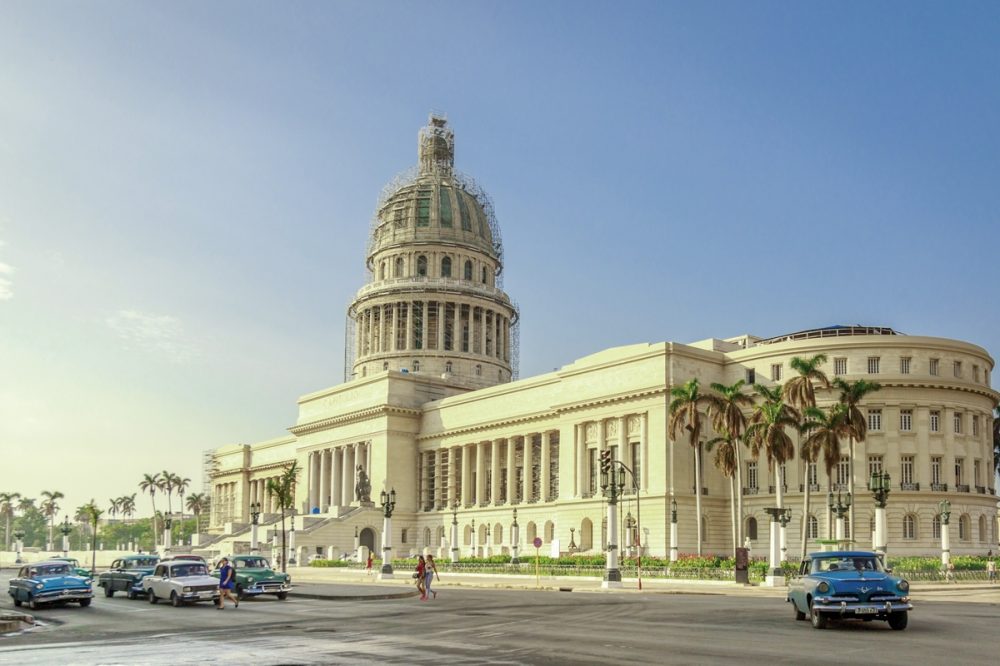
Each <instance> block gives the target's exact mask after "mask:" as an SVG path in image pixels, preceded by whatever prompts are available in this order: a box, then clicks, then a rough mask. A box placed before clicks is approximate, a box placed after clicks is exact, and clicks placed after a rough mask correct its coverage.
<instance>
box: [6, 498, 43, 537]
mask: <svg viewBox="0 0 1000 666" xmlns="http://www.w3.org/2000/svg"><path fill="white" fill-rule="evenodd" d="M18 513H20V514H21V515H20V516H18V517H17V518H16V519H15V520H14V528H13V529H14V531H15V532H16V531H17V530H21V531H22V532H24V539H23V540H22V543H23V544H24V546H25V547H28V548H31V547H41V546H44V545H46V544H45V534H46V528H47V527H48V519H47V518H46V517H45V514H44V513H42V511H41V510H40V509H39V508H38V507H37V506H35V500H33V499H31V498H30V497H22V498H21V500H20V501H19V502H18Z"/></svg>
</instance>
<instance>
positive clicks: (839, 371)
mask: <svg viewBox="0 0 1000 666" xmlns="http://www.w3.org/2000/svg"><path fill="white" fill-rule="evenodd" d="M833 374H835V375H846V374H847V359H846V358H835V359H833Z"/></svg>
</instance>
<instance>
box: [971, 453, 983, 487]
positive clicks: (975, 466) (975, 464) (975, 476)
mask: <svg viewBox="0 0 1000 666" xmlns="http://www.w3.org/2000/svg"><path fill="white" fill-rule="evenodd" d="M982 462H983V461H982V460H980V459H979V458H976V459H975V460H973V461H972V483H974V484H975V485H977V486H978V485H979V479H981V478H982V475H981V474H980V472H982V469H980V468H981V467H982V466H983V465H982Z"/></svg>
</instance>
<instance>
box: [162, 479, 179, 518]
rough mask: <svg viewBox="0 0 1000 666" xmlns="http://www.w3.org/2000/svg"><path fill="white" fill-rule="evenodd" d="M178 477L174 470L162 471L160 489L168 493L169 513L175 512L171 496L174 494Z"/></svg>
mask: <svg viewBox="0 0 1000 666" xmlns="http://www.w3.org/2000/svg"><path fill="white" fill-rule="evenodd" d="M176 478H177V475H176V474H174V473H173V472H168V471H167V470H163V471H162V472H160V490H161V491H163V492H165V493H166V494H167V515H169V514H171V513H173V512H174V509H173V506H172V504H171V498H172V496H173V494H174V479H176Z"/></svg>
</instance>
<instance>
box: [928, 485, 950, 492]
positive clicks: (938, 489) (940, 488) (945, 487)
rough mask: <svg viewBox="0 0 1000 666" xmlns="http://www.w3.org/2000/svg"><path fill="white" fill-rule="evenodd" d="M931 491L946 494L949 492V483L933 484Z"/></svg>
mask: <svg viewBox="0 0 1000 666" xmlns="http://www.w3.org/2000/svg"><path fill="white" fill-rule="evenodd" d="M931 490H933V491H934V492H936V493H946V492H948V484H947V483H932V484H931Z"/></svg>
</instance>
